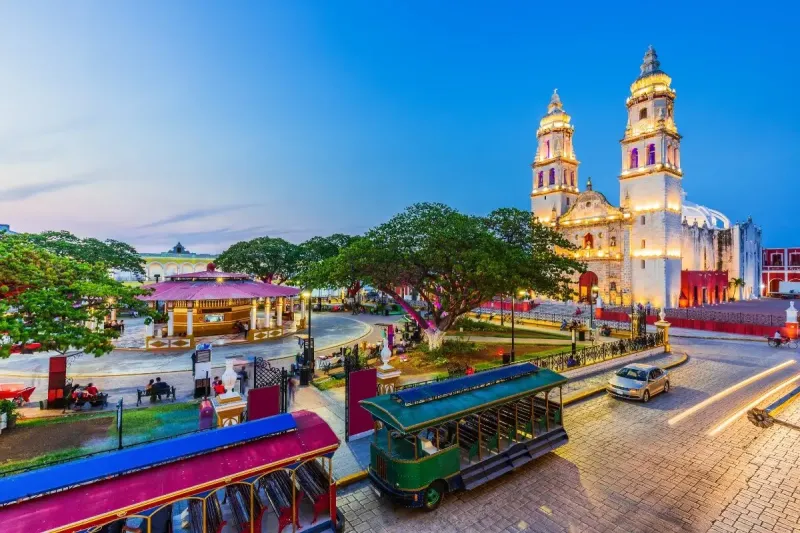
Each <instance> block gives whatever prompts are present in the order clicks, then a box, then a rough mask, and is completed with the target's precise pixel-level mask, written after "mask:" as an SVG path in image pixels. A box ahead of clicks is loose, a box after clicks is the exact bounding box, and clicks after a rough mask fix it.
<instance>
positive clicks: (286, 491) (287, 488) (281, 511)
mask: <svg viewBox="0 0 800 533" xmlns="http://www.w3.org/2000/svg"><path fill="white" fill-rule="evenodd" d="M257 485H258V488H259V490H260V491H264V494H266V496H267V501H268V502H269V504H270V505H271V506H272V509H273V510H274V511H275V514H277V515H278V533H281V532H282V531H283V529H284V528H285V527H286V526H288V525H291V524H292V522H294V525H295V527H296V528H300V516H299V512H298V511H299V503H300V499H301V498H302V497H303V493H302V492H301V491H299V490H296V488H294V492H295V498H294V504H293V503H292V490H293V483H292V478H291V476H289V474H288V473H287V472H286V471H285V470H278V471H275V472H272V473H270V474H267V475H266V476H264V477H262V478H261V479H259V480H258V483H257ZM292 508H294V512H292ZM292 515H294V516H292Z"/></svg>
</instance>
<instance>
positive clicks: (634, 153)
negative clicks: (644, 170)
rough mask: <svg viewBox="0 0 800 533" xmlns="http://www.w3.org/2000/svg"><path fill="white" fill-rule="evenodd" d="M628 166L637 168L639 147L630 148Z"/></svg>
mask: <svg viewBox="0 0 800 533" xmlns="http://www.w3.org/2000/svg"><path fill="white" fill-rule="evenodd" d="M630 168H639V149H638V148H634V149H633V150H631V164H630Z"/></svg>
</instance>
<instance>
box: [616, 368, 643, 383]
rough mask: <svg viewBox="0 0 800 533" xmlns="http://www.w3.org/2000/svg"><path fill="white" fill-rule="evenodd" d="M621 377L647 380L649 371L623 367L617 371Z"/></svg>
mask: <svg viewBox="0 0 800 533" xmlns="http://www.w3.org/2000/svg"><path fill="white" fill-rule="evenodd" d="M617 375H618V376H619V377H621V378H627V379H635V380H636V381H647V371H646V370H639V369H637V368H623V369H622V370H619V371H618V372H617Z"/></svg>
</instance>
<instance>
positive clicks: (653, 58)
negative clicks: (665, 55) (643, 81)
mask: <svg viewBox="0 0 800 533" xmlns="http://www.w3.org/2000/svg"><path fill="white" fill-rule="evenodd" d="M660 67H661V62H660V61H659V60H658V54H656V49H655V48H653V45H652V44H651V45H650V46H649V47H648V48H647V52H645V54H644V61H643V62H642V66H641V67H640V68H641V71H642V73H641V75H640V77H644V76H647V75H648V74H652V73H654V72H658V71H659V68H660Z"/></svg>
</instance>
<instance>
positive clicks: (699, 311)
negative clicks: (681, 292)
mask: <svg viewBox="0 0 800 533" xmlns="http://www.w3.org/2000/svg"><path fill="white" fill-rule="evenodd" d="M604 311H607V312H611V313H625V314H627V315H630V314H631V308H630V307H606V308H604ZM659 312H660V309H655V308H651V309H650V310H649V311H648V310H646V309H645V310H644V313H645V314H646V315H648V316H658V313H659ZM664 314H665V316H666V318H668V319H669V318H673V319H674V318H683V319H686V320H708V321H711V322H728V323H733V324H754V325H758V326H776V327H780V326H784V325H785V323H786V315H785V314H782V313H779V314H761V313H741V312H735V311H725V310H724V309H708V308H705V307H684V308H672V309H664Z"/></svg>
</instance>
